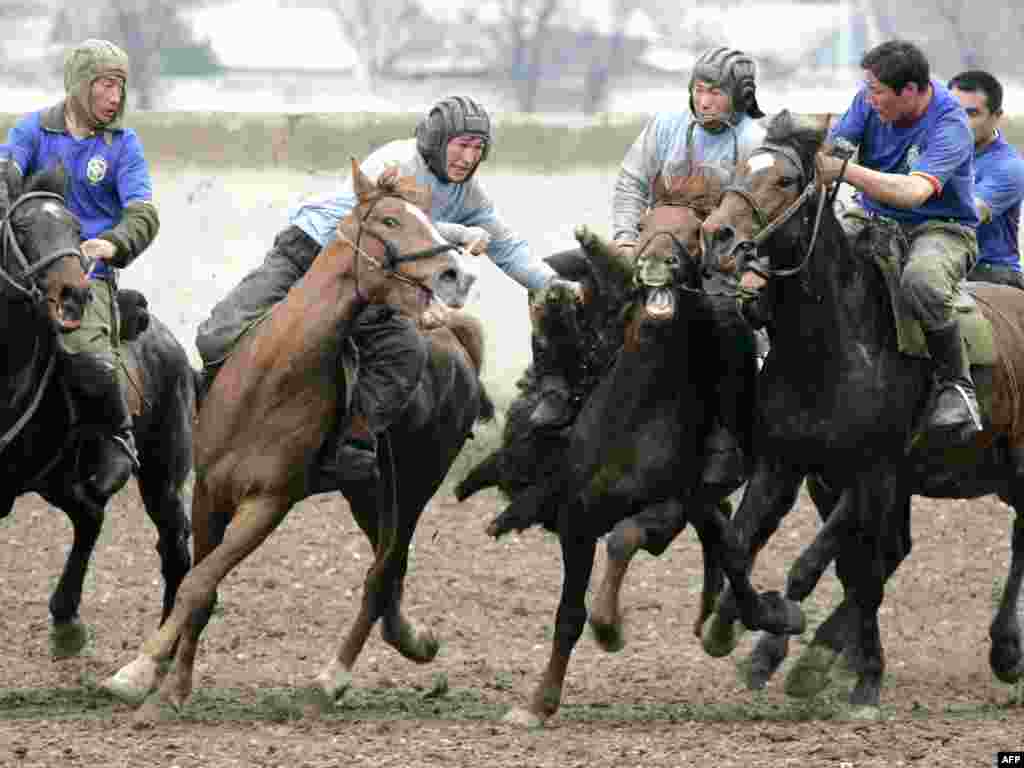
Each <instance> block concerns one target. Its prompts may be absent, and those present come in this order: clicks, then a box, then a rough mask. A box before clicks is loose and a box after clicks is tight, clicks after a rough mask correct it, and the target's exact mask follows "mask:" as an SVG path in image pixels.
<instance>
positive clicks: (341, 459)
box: [333, 413, 380, 486]
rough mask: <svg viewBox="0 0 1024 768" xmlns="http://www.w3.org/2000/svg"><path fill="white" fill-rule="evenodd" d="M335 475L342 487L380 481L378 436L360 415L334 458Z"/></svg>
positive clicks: (341, 442) (349, 429)
mask: <svg viewBox="0 0 1024 768" xmlns="http://www.w3.org/2000/svg"><path fill="white" fill-rule="evenodd" d="M333 474H334V475H335V477H337V479H338V483H339V484H340V485H342V486H346V485H355V484H364V483H376V482H377V481H378V480H379V479H380V465H379V463H378V461H377V436H376V435H375V434H374V433H373V430H372V429H370V424H369V422H368V421H367V420H366V418H365V417H364V416H363V415H362V414H359V413H354V414H353V415H352V421H351V423H350V424H349V426H348V429H347V430H345V433H344V435H343V436H342V438H341V441H340V442H339V443H338V448H337V451H335V453H334V457H333Z"/></svg>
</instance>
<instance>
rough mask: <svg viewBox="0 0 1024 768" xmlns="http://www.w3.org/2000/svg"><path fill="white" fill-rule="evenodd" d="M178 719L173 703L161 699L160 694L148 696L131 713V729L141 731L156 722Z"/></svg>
mask: <svg viewBox="0 0 1024 768" xmlns="http://www.w3.org/2000/svg"><path fill="white" fill-rule="evenodd" d="M177 719H178V710H177V709H176V708H175V707H174V705H173V704H171V703H170V702H167V701H163V700H162V699H161V698H160V696H150V697H149V698H148V699H146V700H145V701H144V702H143V703H142V706H141V707H139V708H138V709H137V710H135V713H134V714H133V715H132V729H133V730H136V731H143V730H147V729H149V728H152V727H153V726H155V725H157V724H158V723H164V722H170V721H174V720H177Z"/></svg>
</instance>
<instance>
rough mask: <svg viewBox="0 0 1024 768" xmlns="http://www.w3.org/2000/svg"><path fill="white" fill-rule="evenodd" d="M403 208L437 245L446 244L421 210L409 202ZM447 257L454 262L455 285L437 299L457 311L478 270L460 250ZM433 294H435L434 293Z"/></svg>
mask: <svg viewBox="0 0 1024 768" xmlns="http://www.w3.org/2000/svg"><path fill="white" fill-rule="evenodd" d="M405 208H406V210H407V211H408V212H409V214H410V215H412V216H413V217H414V218H416V219H419V221H420V222H421V223H422V224H423V225H424V226H426V227H427V229H429V230H430V232H431V234H432V235H433V237H434V242H435V243H436V244H437V245H447V244H448V241H447V240H445V239H444V237H442V236H441V233H440V232H438V231H437V227H435V226H434V223H433V222H432V221H431V220H430V219H429V218H427V215H426V214H425V213H423V211H422V210H420V209H419V208H417V207H416V206H415V205H413V204H412V203H409V202H406V203H405ZM449 255H450V256H451V258H452V259H453V260H454V261H455V270H454V272H455V273H456V275H455V285H453V286H448V290H444V291H443V295H440V294H438V295H437V298H438V299H440V300H441V301H442V302H444V303H445V304H447V305H448V306H450V307H455V308H456V309H458V308H459V307H462V306H464V305H465V303H466V300H467V299H468V297H469V290H470V288H472V287H473V283H475V282H476V279H477V277H478V276H479V268H478V266H477V263H476V261H475V260H474V259H473V258H470V257H468V256H467V255H466V253H465V251H463V250H461V249H460V250H458V251H455V252H454V253H451V252H450V254H449ZM435 293H437V292H436V291H435Z"/></svg>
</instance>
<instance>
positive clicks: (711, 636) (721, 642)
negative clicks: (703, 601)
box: [700, 613, 747, 659]
mask: <svg viewBox="0 0 1024 768" xmlns="http://www.w3.org/2000/svg"><path fill="white" fill-rule="evenodd" d="M746 631H747V628H746V627H744V626H743V624H742V622H739V621H732V622H724V621H722V620H721V618H720V617H719V614H717V613H713V614H711V617H710V618H709V619H708V620H707V621H705V622H704V629H703V630H702V631H701V633H700V640H701V645H703V646H704V652H705V653H706V654H707V655H708V656H713V657H714V658H716V659H719V658H721V657H723V656H728V655H729V654H730V653H732V652H733V651H734V650H736V646H737V645H739V642H740V638H741V637H743V633H744V632H746Z"/></svg>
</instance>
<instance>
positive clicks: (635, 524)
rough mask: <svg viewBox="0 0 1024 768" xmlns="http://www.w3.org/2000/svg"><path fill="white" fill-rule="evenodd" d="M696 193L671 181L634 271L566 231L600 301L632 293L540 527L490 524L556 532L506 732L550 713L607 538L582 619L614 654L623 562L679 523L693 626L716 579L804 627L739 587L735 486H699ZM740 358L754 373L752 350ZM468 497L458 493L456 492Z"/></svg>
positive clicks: (780, 627) (768, 618)
mask: <svg viewBox="0 0 1024 768" xmlns="http://www.w3.org/2000/svg"><path fill="white" fill-rule="evenodd" d="M705 183H706V182H705V181H704V180H703V177H693V178H690V179H687V180H684V181H681V182H680V183H679V185H678V187H672V186H671V185H669V188H668V190H667V194H665V195H663V196H662V197H661V199H660V200H659V203H658V204H656V205H655V207H654V209H653V210H652V211H651V212H650V213H649V214H648V215H647V217H645V227H644V231H643V234H642V236H641V238H640V240H639V242H638V244H637V248H636V250H637V256H636V262H635V264H634V263H633V262H632V261H631V260H628V259H622V258H620V257H619V256H618V251H617V249H611V248H609V247H608V246H607V244H604V243H603V242H601V241H600V240H599V238H597V236H596V235H594V234H593V233H592V232H590V231H589V230H588V229H586V228H580V229H579V230H577V233H576V235H577V239H578V240H579V242H580V244H581V245H582V246H583V249H584V250H585V251H586V253H587V255H588V260H589V262H590V263H591V264H592V266H593V275H594V278H595V281H594V282H595V283H596V284H597V285H598V286H599V287H601V288H604V289H605V291H604V293H605V295H609V294H610V295H615V293H616V292H624V291H623V286H629V287H630V288H632V286H633V285H634V281H635V286H636V288H635V290H630V291H629V292H630V293H632V294H633V295H632V296H631V301H629V302H628V303H627V305H626V308H625V316H624V319H623V320H622V321H621V322H622V339H623V343H622V346H621V349H620V350H619V351H618V354H617V356H616V357H615V358H614V361H613V362H612V364H611V366H610V368H608V369H606V370H605V371H603V372H602V375H601V376H600V378H599V381H598V383H597V386H596V388H595V389H594V391H593V393H592V394H591V395H590V396H589V397H588V398H587V399H586V400H585V402H584V404H583V407H582V410H581V411H580V414H579V416H578V418H577V419H576V421H575V422H574V424H573V425H572V426H571V427H570V428H569V434H568V437H567V446H566V449H565V453H564V455H565V457H566V458H565V462H564V465H563V466H562V467H561V469H560V470H559V471H556V472H553V473H551V475H550V477H549V478H546V479H545V482H548V483H549V485H548V487H547V490H545V496H544V498H543V499H542V500H541V501H540V502H538V506H537V509H538V510H539V512H540V514H539V517H538V518H535V519H533V520H530V519H529V516H524V517H519V518H515V519H513V520H507V519H506V517H507V516H506V514H505V513H503V515H502V516H499V518H498V519H497V520H496V521H494V522H493V523H492V526H491V532H492V533H500V532H501V531H502V530H503V529H504V528H505V527H507V526H509V525H511V526H512V527H519V526H520V525H522V524H523V523H535V522H540V523H541V524H544V525H545V526H546V527H548V528H551V529H553V530H554V531H555V532H556V533H557V534H558V537H559V543H560V545H561V550H562V558H563V573H564V578H563V584H562V595H561V600H560V602H559V606H558V612H557V616H556V621H555V637H554V640H553V644H552V648H551V653H550V657H549V660H548V663H547V667H546V669H545V671H544V673H543V676H542V678H541V680H540V682H539V683H538V685H537V687H536V688H535V689H534V692H533V695H532V696H531V697H530V700H529V703H528V704H527V706H526V708H518V707H515V708H513V709H511V710H510V711H509V712H508V713H507V714H506V716H505V719H506V721H507V722H510V723H513V724H516V725H520V726H523V727H536V726H539V725H542V724H543V723H545V722H546V721H547V720H548V719H549V718H550V717H551V716H553V715H554V714H555V712H556V711H557V709H558V707H559V705H560V703H561V697H562V689H563V685H564V680H565V674H566V672H567V669H568V664H569V660H570V657H571V654H572V650H573V648H574V646H575V644H576V642H577V640H578V639H579V637H580V634H581V633H582V631H583V627H584V624H585V622H586V620H587V609H586V605H585V602H584V597H585V594H586V590H587V586H588V584H589V581H590V577H591V571H592V568H593V560H594V553H595V548H596V542H597V540H598V539H599V538H600V537H601V536H603V535H604V534H606V533H609V532H611V537H610V539H609V544H608V551H609V568H608V571H607V573H606V577H605V580H604V582H603V585H602V587H601V590H600V592H599V594H598V596H597V598H596V599H595V607H594V612H593V614H592V615H591V617H590V621H591V625H592V626H593V628H594V630H595V634H596V636H597V638H598V641H599V642H600V643H602V645H603V646H604V647H605V648H606V649H609V650H616V649H617V648H619V647H621V638H622V631H621V612H620V610H619V606H618V593H619V590H620V588H621V584H622V579H623V577H624V576H625V572H626V568H627V567H628V564H629V560H630V558H631V557H632V555H633V554H634V553H635V552H636V551H637V549H639V548H641V547H644V548H647V549H648V550H649V551H651V552H653V553H655V554H659V553H660V552H661V551H664V549H665V548H666V547H667V546H668V544H669V543H670V542H671V540H672V538H674V537H675V535H677V534H678V533H679V531H681V530H682V529H683V528H684V527H685V525H686V524H687V522H690V523H692V524H693V525H694V526H695V528H696V529H697V532H698V535H699V536H700V539H701V543H702V547H703V549H704V553H705V574H706V580H705V587H704V588H705V592H704V597H703V599H702V608H701V617H702V618H703V617H704V616H706V615H707V613H708V612H709V611H710V609H711V606H712V605H713V603H714V601H715V598H716V597H717V593H718V591H719V589H720V587H721V575H720V574H721V569H724V571H725V573H726V574H727V575H728V576H729V577H730V578H731V579H734V580H737V581H739V582H741V583H740V584H739V585H738V587H737V588H738V589H745V590H746V594H747V595H748V597H749V601H750V610H749V613H747V619H748V620H750V621H752V622H756V623H759V624H760V625H762V626H765V625H768V624H771V625H773V626H774V627H775V631H781V632H787V633H792V632H800V631H802V625H801V624H800V622H801V621H802V616H801V615H799V612H798V611H797V612H796V613H794V612H793V611H792V610H790V606H787V605H786V604H784V603H782V602H781V601H779V600H777V599H775V597H774V596H771V595H765V596H759V595H757V593H756V592H754V590H753V588H752V587H751V586H750V585H749V582H746V584H743V583H742V582H743V581H744V579H745V575H744V573H743V572H742V571H739V570H737V569H736V568H734V567H732V556H731V552H730V549H731V539H732V535H731V532H730V530H729V522H728V517H727V515H725V514H723V510H722V507H721V506H720V504H719V502H720V501H721V499H722V497H723V496H725V495H727V493H728V492H729V491H731V490H732V489H722V488H721V487H718V486H715V487H707V486H704V485H703V484H702V481H701V476H702V471H701V470H702V466H703V463H702V454H701V451H702V449H703V445H704V439H705V437H706V435H707V434H708V431H709V429H710V427H711V422H710V420H711V416H710V414H711V413H713V411H714V408H713V407H709V406H710V403H711V401H712V399H713V398H714V392H713V389H714V386H715V380H716V376H715V375H714V371H713V366H710V365H708V359H709V358H710V359H715V358H716V357H717V354H718V352H717V339H716V337H715V333H716V331H715V328H714V323H713V314H712V312H711V311H710V305H709V303H708V301H707V297H706V295H705V294H704V293H703V292H702V290H701V288H700V275H699V269H698V263H697V262H696V261H695V260H694V259H692V258H691V253H695V252H696V249H697V247H698V244H699V240H698V238H697V234H698V231H699V223H700V219H699V216H698V213H697V212H696V211H695V210H694V208H696V207H697V205H696V198H697V196H695V195H694V190H695V189H696V188H703V187H702V185H703V184H705ZM673 193H674V194H673ZM616 286H618V288H616ZM587 293H588V294H589V290H588V291H587ZM588 301H589V296H588ZM750 349H751V355H750V367H751V371H750V373H751V375H752V374H753V369H754V366H755V362H754V358H753V344H751V347H750ZM512 450H516V447H515V446H512ZM487 461H488V460H485V463H486V462H487ZM497 461H498V463H499V465H500V459H499V460H497ZM484 471H485V474H486V473H488V472H491V471H492V469H486V470H484ZM475 483H476V481H475V480H474V481H473V484H475ZM471 489H472V486H471V485H470V484H467V485H466V486H464V487H463V488H462V489H461V490H462V491H463V492H465V491H467V490H471ZM548 493H550V496H548V495H547V494H548ZM514 505H515V501H514V502H513V506H514ZM699 625H700V621H698V624H697V626H699Z"/></svg>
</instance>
